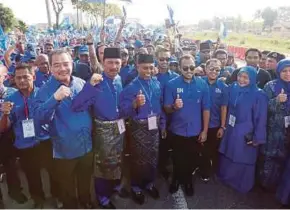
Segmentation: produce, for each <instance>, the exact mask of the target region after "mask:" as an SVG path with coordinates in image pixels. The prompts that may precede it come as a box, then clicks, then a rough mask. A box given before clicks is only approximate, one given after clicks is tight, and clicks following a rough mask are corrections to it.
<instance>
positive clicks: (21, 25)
mask: <svg viewBox="0 0 290 210" xmlns="http://www.w3.org/2000/svg"><path fill="white" fill-rule="evenodd" d="M16 27H17V28H18V29H19V30H20V31H22V32H23V33H25V32H26V31H27V30H28V26H27V25H26V23H25V22H23V21H22V20H18V21H17V25H16Z"/></svg>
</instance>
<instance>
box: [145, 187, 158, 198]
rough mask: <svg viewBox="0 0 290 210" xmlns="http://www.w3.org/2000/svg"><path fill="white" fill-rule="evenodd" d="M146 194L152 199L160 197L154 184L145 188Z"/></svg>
mask: <svg viewBox="0 0 290 210" xmlns="http://www.w3.org/2000/svg"><path fill="white" fill-rule="evenodd" d="M147 192H148V194H149V195H150V196H151V197H152V198H153V199H158V198H160V196H159V192H158V190H157V189H156V187H155V186H152V187H151V188H149V189H147Z"/></svg>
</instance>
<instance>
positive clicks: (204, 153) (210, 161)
mask: <svg viewBox="0 0 290 210" xmlns="http://www.w3.org/2000/svg"><path fill="white" fill-rule="evenodd" d="M218 130H219V128H209V129H208V133H207V140H206V142H204V143H203V147H201V153H200V159H201V161H200V166H199V169H200V173H201V176H202V177H210V176H211V174H212V173H215V172H216V170H217V168H218V158H219V152H218V149H219V145H220V139H218V138H217V132H218Z"/></svg>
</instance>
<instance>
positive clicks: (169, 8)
mask: <svg viewBox="0 0 290 210" xmlns="http://www.w3.org/2000/svg"><path fill="white" fill-rule="evenodd" d="M167 9H168V12H169V20H170V23H171V24H172V25H174V19H173V16H174V11H173V9H172V8H171V7H170V6H169V5H167Z"/></svg>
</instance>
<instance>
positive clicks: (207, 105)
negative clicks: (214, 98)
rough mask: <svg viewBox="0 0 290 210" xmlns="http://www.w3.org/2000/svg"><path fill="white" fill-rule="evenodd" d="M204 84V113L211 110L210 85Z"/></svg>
mask: <svg viewBox="0 0 290 210" xmlns="http://www.w3.org/2000/svg"><path fill="white" fill-rule="evenodd" d="M202 82H203V93H202V109H203V111H209V110H210V93H209V87H208V85H207V84H206V83H205V82H204V81H202Z"/></svg>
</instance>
